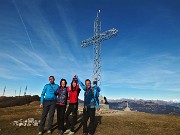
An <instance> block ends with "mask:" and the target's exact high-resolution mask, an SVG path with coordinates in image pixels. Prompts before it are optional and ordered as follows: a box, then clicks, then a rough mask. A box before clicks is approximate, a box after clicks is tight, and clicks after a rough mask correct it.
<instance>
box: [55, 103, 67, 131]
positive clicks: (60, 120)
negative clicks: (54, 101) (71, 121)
mask: <svg viewBox="0 0 180 135" xmlns="http://www.w3.org/2000/svg"><path fill="white" fill-rule="evenodd" d="M56 107H57V126H58V130H63V131H64V116H65V111H66V105H56Z"/></svg>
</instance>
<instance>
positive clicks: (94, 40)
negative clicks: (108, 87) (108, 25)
mask: <svg viewBox="0 0 180 135" xmlns="http://www.w3.org/2000/svg"><path fill="white" fill-rule="evenodd" d="M99 13H100V10H99V11H98V12H97V16H96V18H95V20H94V36H93V37H91V38H88V39H86V40H84V41H82V43H81V46H82V47H87V46H90V45H94V50H93V51H94V56H93V57H94V65H93V83H94V84H96V85H97V86H99V87H100V86H101V42H102V41H104V40H107V39H109V38H111V37H113V36H115V35H117V33H118V30H117V29H114V28H113V29H110V30H108V31H105V32H103V33H101V21H100V18H99Z"/></svg>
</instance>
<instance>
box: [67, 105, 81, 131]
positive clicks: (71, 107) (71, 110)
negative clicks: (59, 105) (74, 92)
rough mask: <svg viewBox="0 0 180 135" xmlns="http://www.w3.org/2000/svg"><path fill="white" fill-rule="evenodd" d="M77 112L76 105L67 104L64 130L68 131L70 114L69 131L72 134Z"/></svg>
mask: <svg viewBox="0 0 180 135" xmlns="http://www.w3.org/2000/svg"><path fill="white" fill-rule="evenodd" d="M77 110H78V103H75V104H71V103H70V104H69V106H68V109H67V111H66V115H65V119H66V128H67V129H70V120H69V115H70V114H71V113H72V117H73V119H72V123H71V131H72V132H74V126H75V124H76V122H77Z"/></svg>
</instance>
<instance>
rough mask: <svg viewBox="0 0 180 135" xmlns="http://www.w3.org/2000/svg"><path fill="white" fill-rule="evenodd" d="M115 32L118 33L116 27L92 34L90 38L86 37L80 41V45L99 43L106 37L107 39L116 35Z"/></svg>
mask: <svg viewBox="0 0 180 135" xmlns="http://www.w3.org/2000/svg"><path fill="white" fill-rule="evenodd" d="M117 33H118V30H117V29H114V28H113V29H110V30H108V31H105V32H103V33H101V34H100V35H97V36H93V37H91V38H88V39H86V40H84V41H82V43H81V46H82V47H87V46H89V45H94V44H96V43H100V42H102V41H104V40H107V39H109V38H111V37H114V36H116V35H117Z"/></svg>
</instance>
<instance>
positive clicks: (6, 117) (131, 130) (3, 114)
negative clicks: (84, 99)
mask: <svg viewBox="0 0 180 135" xmlns="http://www.w3.org/2000/svg"><path fill="white" fill-rule="evenodd" d="M29 117H34V118H36V119H40V117H41V109H39V103H38V102H35V103H33V104H31V105H30V106H27V105H24V106H17V107H9V108H0V129H1V131H0V135H36V134H37V133H38V127H13V126H11V125H10V124H9V123H10V122H12V121H14V120H18V119H20V118H23V119H26V118H29ZM96 118H97V121H96V123H97V128H96V135H112V134H115V135H180V116H170V115H153V114H147V113H139V112H118V111H115V112H114V113H112V114H109V113H108V112H107V113H101V114H98V115H97V116H96ZM55 123H56V117H55V120H54V124H55ZM78 127H79V130H78V131H77V132H76V134H77V135H81V134H82V127H81V117H80V118H79V120H78V124H77V128H78ZM54 129H55V130H54V132H53V133H52V135H56V133H57V129H56V124H55V125H54ZM45 134H46V133H45Z"/></svg>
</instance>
